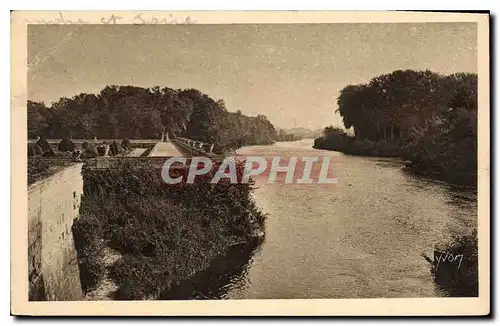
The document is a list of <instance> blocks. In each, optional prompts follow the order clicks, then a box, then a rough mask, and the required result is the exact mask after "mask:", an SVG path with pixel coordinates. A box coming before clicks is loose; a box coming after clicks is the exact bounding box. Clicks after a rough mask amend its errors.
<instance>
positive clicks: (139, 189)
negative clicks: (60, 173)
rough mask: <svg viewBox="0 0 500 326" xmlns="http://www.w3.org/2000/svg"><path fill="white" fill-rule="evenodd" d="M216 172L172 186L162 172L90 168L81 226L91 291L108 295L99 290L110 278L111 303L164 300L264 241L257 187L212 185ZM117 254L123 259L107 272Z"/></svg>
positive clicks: (83, 266) (78, 237) (78, 234)
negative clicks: (220, 261)
mask: <svg viewBox="0 0 500 326" xmlns="http://www.w3.org/2000/svg"><path fill="white" fill-rule="evenodd" d="M240 170H241V169H240ZM179 171H180V172H177V173H181V174H180V175H182V173H184V172H187V171H183V170H179ZM215 171H216V169H215V168H214V169H213V173H215ZM241 172H242V171H241ZM213 173H212V174H207V175H206V176H203V177H200V178H198V179H196V181H195V183H194V184H186V183H180V184H177V185H167V184H166V183H164V182H163V180H162V178H161V169H160V168H158V167H147V166H141V167H138V166H131V165H127V164H125V163H123V164H120V165H119V166H117V167H114V168H113V169H85V170H84V172H83V176H84V199H83V202H82V210H81V215H80V217H79V218H78V220H76V221H75V224H74V227H73V230H74V234H75V241H76V242H77V245H76V246H77V250H78V255H79V262H80V270H81V274H82V284H83V288H84V291H85V292H86V293H92V295H93V296H94V297H102V296H100V295H99V294H96V293H95V290H96V288H99V284H102V281H103V279H106V280H105V281H106V282H107V283H110V282H111V283H113V284H114V286H116V290H115V291H113V293H111V294H109V295H108V296H107V299H115V300H116V299H117V300H133V299H136V300H142V299H156V298H158V297H159V296H160V294H161V293H164V292H165V291H168V289H169V288H170V287H171V286H173V285H175V284H178V283H179V282H181V281H183V280H186V279H189V278H190V277H191V276H192V275H194V274H195V273H196V272H198V271H201V270H203V269H205V268H207V267H208V266H209V265H210V263H211V261H212V260H213V259H215V258H216V257H218V256H221V255H224V254H225V253H226V252H227V251H228V250H229V249H230V248H231V247H232V246H233V245H235V244H241V243H250V242H253V241H256V239H255V234H256V233H257V232H256V229H259V230H260V231H263V230H264V220H265V215H264V214H263V213H262V212H261V211H260V210H259V209H257V207H256V206H255V204H254V202H253V200H252V198H251V196H250V193H251V191H252V185H251V184H248V185H246V184H237V185H235V184H224V183H221V184H211V183H209V182H208V181H209V180H211V178H212V177H213ZM205 179H206V180H205ZM110 250H111V251H113V252H115V253H116V255H118V256H119V258H118V259H116V261H114V262H113V263H112V264H108V265H109V266H107V267H105V264H104V263H103V262H104V261H105V260H106V257H105V253H106V252H109V251H110ZM107 289H109V286H108V287H107Z"/></svg>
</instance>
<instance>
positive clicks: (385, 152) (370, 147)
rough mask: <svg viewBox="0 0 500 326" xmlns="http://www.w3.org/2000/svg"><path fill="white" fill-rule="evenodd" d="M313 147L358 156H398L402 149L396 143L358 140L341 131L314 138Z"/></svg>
mask: <svg viewBox="0 0 500 326" xmlns="http://www.w3.org/2000/svg"><path fill="white" fill-rule="evenodd" d="M313 147H314V148H317V149H327V150H331V151H338V152H342V153H345V154H350V155H359V156H382V157H398V156H401V155H402V150H401V149H400V147H399V146H398V144H397V143H390V142H387V141H378V142H375V141H370V140H365V141H358V140H356V139H355V138H354V137H351V136H348V135H346V134H343V133H340V134H338V135H335V136H333V135H332V136H330V137H320V138H316V139H315V140H314V146H313Z"/></svg>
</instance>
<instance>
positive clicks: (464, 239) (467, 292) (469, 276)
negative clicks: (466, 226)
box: [432, 232, 479, 297]
mask: <svg viewBox="0 0 500 326" xmlns="http://www.w3.org/2000/svg"><path fill="white" fill-rule="evenodd" d="M461 255H462V256H461ZM434 256H435V260H434V262H433V268H432V273H433V275H434V281H435V282H436V284H437V285H438V286H439V287H440V288H442V289H444V290H445V291H447V292H448V293H449V294H450V295H451V296H454V297H476V296H477V295H478V293H479V287H478V280H479V279H478V244H477V232H473V233H471V234H466V235H462V236H456V237H454V238H453V239H452V240H451V242H450V243H448V244H447V245H445V246H444V247H443V249H442V250H440V251H436V252H435V253H434ZM436 256H437V257H439V258H441V259H440V260H441V261H440V262H439V264H438V262H437V261H436V259H437V257H436ZM459 257H461V259H460V258H459ZM446 258H448V259H446ZM455 258H456V259H455ZM443 260H444V261H443Z"/></svg>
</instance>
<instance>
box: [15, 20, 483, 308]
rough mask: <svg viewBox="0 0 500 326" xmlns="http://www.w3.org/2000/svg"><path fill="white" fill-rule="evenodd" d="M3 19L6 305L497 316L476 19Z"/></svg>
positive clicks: (480, 36)
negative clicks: (8, 112)
mask: <svg viewBox="0 0 500 326" xmlns="http://www.w3.org/2000/svg"><path fill="white" fill-rule="evenodd" d="M11 25H12V122H11V123H12V128H13V129H12V130H13V131H12V194H13V203H12V218H11V220H12V231H11V232H12V247H11V248H12V253H11V261H12V265H11V268H12V273H11V274H12V280H11V286H12V293H11V296H12V308H11V309H12V314H14V315H155V316H157V315H165V316H172V315H180V316H182V315H248V316H258V315H324V316H330V315H331V316H351V315H370V316H371V315H383V316H394V315H398V316H401V315H487V314H489V312H490V199H489V198H490V189H489V183H490V163H489V157H490V155H489V154H490V153H489V148H490V143H489V142H490V130H489V112H490V93H489V87H490V85H489V73H490V72H489V15H488V14H487V13H484V14H481V13H450V12H448V13H439V12H432V13H430V12H427V13H423V12H410V11H408V12H320V11H318V12H298V11H283V12H279V11H274V12H265V11H263V12H218V11H212V12H209V11H206V12H195V11H193V12H154V11H145V12H78V11H72V12H56V11H52V12H22V11H14V12H12V14H11Z"/></svg>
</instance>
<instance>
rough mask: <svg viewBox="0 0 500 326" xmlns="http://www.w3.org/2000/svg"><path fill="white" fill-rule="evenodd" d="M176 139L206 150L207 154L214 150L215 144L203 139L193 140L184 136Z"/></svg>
mask: <svg viewBox="0 0 500 326" xmlns="http://www.w3.org/2000/svg"><path fill="white" fill-rule="evenodd" d="M175 140H176V141H178V142H180V143H182V144H184V145H186V146H189V147H191V148H193V149H197V150H201V151H204V152H206V153H207V154H210V153H212V152H213V150H214V144H211V143H205V142H202V141H198V140H192V139H189V138H184V137H176V138H175Z"/></svg>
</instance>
